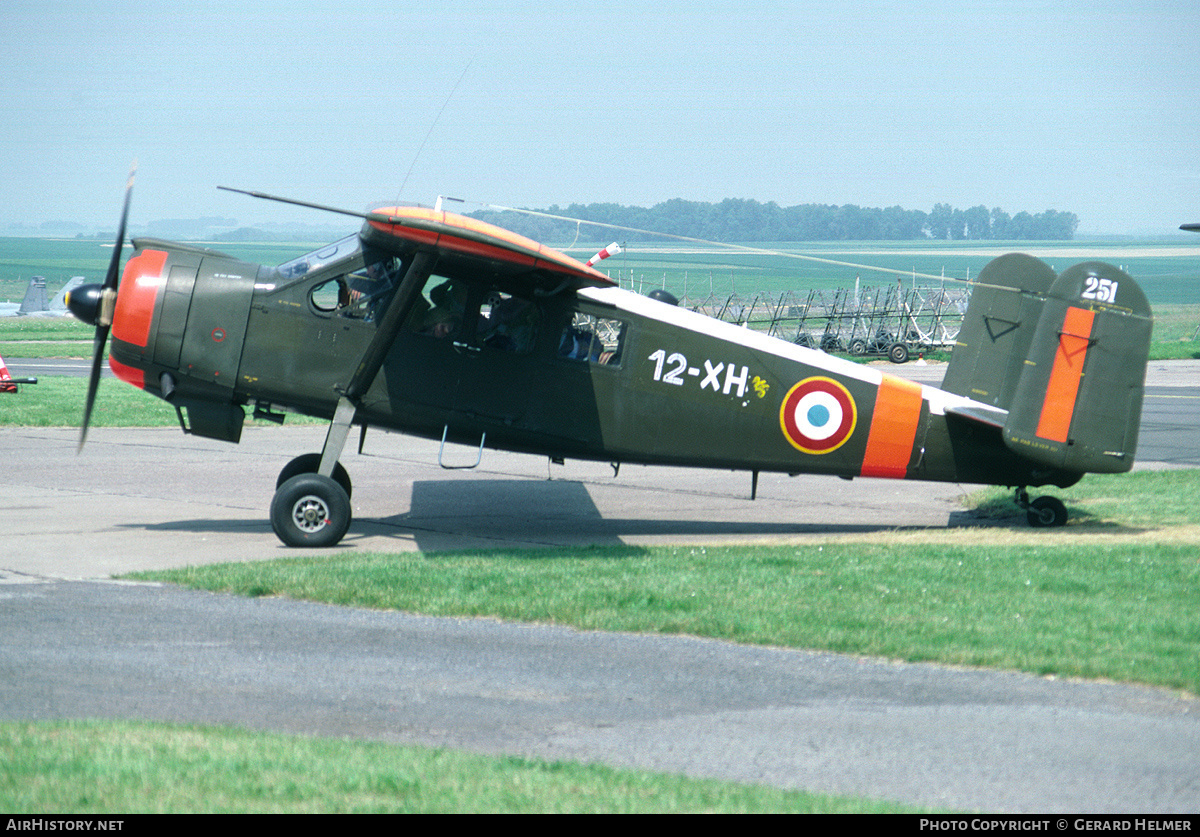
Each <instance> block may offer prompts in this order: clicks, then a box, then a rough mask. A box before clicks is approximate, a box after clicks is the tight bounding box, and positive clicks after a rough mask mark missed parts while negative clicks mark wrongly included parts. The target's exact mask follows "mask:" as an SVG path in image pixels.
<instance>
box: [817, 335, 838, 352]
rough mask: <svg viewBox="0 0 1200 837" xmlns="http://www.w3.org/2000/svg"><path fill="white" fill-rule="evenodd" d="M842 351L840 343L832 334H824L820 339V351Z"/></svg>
mask: <svg viewBox="0 0 1200 837" xmlns="http://www.w3.org/2000/svg"><path fill="white" fill-rule="evenodd" d="M841 350H842V341H841V340H840V339H838V338H837V337H836V336H834V335H832V334H826V335H825V336H824V337H822V338H821V351H823V352H827V353H828V352H840V351H841Z"/></svg>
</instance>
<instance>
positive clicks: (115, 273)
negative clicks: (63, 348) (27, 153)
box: [75, 160, 137, 453]
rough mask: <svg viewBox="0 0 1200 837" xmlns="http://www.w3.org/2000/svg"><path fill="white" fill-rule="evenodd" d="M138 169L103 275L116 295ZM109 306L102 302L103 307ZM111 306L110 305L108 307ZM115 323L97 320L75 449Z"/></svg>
mask: <svg viewBox="0 0 1200 837" xmlns="http://www.w3.org/2000/svg"><path fill="white" fill-rule="evenodd" d="M136 172H137V161H136V160H135V161H134V162H133V166H132V167H131V168H130V169H129V180H127V181H126V182H125V204H124V206H122V207H121V223H120V224H118V225H117V240H116V242H114V243H113V254H112V260H111V261H109V263H108V274H107V275H106V276H105V277H104V286H103V290H102V291H101V294H102V295H107V296H113V297H115V295H116V292H117V284H118V283H119V282H120V281H121V252H122V251H123V250H124V249H125V222H126V220H127V219H128V218H129V199H130V197H131V196H132V194H133V176H134V174H135V173H136ZM105 309H106V306H105V304H104V303H103V302H102V303H101V305H100V310H101V312H103V311H104V310H105ZM108 310H111V309H108ZM111 326H112V322H111V320H108V319H106V317H105V314H104V313H101V314H100V319H99V321H98V322H97V323H96V339H95V341H94V343H93V345H92V374H91V376H90V377H89V378H88V390H87V400H86V401H84V404H83V426H82V427H80V428H79V447H78V448H76V450H75V452H76V453H78V452H79V451H81V450H83V443H84V442H86V441H87V432H88V426H89V425H90V424H91V423H92V408H93V407H95V406H96V390H97V388H98V387H99V386H100V373H101V371H103V368H104V348H105V346H106V345H107V344H108V332H109V328H110V327H111Z"/></svg>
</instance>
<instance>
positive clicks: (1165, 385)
mask: <svg viewBox="0 0 1200 837" xmlns="http://www.w3.org/2000/svg"><path fill="white" fill-rule="evenodd" d="M898 369H904V370H907V374H910V375H911V376H912V377H920V376H922V375H927V376H939V374H940V373H939V371H938V369H937V368H936V367H925V368H922V367H913V366H909V367H899V368H898ZM1198 369H1200V364H1191V363H1183V364H1156V365H1154V367H1152V369H1151V374H1150V377H1149V379H1148V385H1149V389H1148V397H1147V402H1146V410H1145V414H1144V422H1143V434H1142V445H1141V449H1140V451H1139V459H1140V460H1141V462H1142V463H1143V465H1142V466H1144V467H1179V466H1191V467H1198V466H1200V445H1197V443H1196V434H1195V427H1196V418H1197V416H1198V414H1200V409H1198V405H1200V398H1198V397H1197V396H1198V395H1200V374H1198ZM20 374H30V373H25V372H22V373H20ZM18 397H19V396H18ZM323 437H324V428H323V427H319V426H307V427H303V426H299V427H290V426H288V427H282V428H275V427H270V428H250V429H248V430H247V431H246V434H245V436H244V439H243V443H242V444H241V445H237V446H234V445H227V444H223V443H219V442H211V441H208V440H203V439H196V438H192V437H185V436H183V435H182V434H181V433H180V432H179V431H178V430H177V429H161V430H160V429H153V430H108V429H104V428H97V429H93V430H92V431H91V433H90V434H89V441H88V446H87V447H86V448H85V450H84V452H83V453H82V455H79V456H76V454H75V442H76V432H75V431H73V430H66V429H54V428H51V429H36V428H25V429H11V428H9V429H0V450H3V451H5V458H6V467H5V469H4V475H3V477H0V502H3V503H4V508H5V511H6V522H7V524H8V528H9V531H10V533H14V534H10V536H9V537H7V538H5V539H3V541H2V542H0V600H3V603H2V604H0V717H2V718H6V719H17V718H39V719H40V718H78V717H112V718H118V717H130V718H149V719H161V720H177V721H200V722H206V723H228V724H237V725H241V726H247V727H250V728H261V729H280V730H285V731H291V732H300V733H305V734H321V735H340V736H355V737H365V738H372V739H378V740H383V741H392V742H414V743H423V744H436V745H445V746H452V747H457V748H463V749H469V750H475V751H480V752H496V753H499V752H505V753H517V754H522V755H529V756H537V757H543V758H552V759H561V758H568V759H574V760H581V761H591V760H595V761H602V762H605V763H610V764H615V765H623V766H633V767H640V768H646V769H653V770H664V771H672V772H686V773H689V774H691V775H701V776H715V777H720V778H727V779H735V780H738V781H746V782H763V783H768V784H772V785H778V786H781V787H797V788H806V789H810V790H816V791H828V792H836V793H843V794H852V795H860V796H867V797H872V798H886V799H898V800H903V801H907V802H910V803H914V804H918V805H924V806H937V807H950V808H961V809H974V810H982V811H997V812H999V811H1036V812H1051V811H1061V812H1083V811H1087V812H1104V811H1113V812H1131V811H1138V812H1163V813H1166V812H1195V811H1196V810H1198V809H1200V778H1198V777H1200V722H1198V718H1200V705H1198V703H1197V701H1196V700H1195V699H1193V698H1189V697H1181V696H1178V695H1175V694H1173V693H1170V692H1167V691H1164V690H1158V689H1146V688H1141V687H1136V686H1124V685H1116V684H1100V683H1087V682H1071V681H1058V680H1051V679H1046V678H1038V677H1034V676H1028V675H1020V674H1011V673H1003V672H989V671H972V670H963V669H953V668H947V667H940V666H922V665H905V664H896V663H891V662H888V661H880V660H872V659H863V658H857V657H850V656H844V655H832V654H814V653H809V652H804V651H792V650H784V649H763V648H747V647H741V646H736V645H732V644H729V643H723V642H715V641H708V640H696V639H690V638H672V637H656V636H629V635H609V634H600V633H587V632H579V631H572V630H569V629H563V628H557V627H553V626H541V625H510V624H504V623H499V622H495V621H492V620H458V619H432V618H426V617H417V616H411V615H407V614H398V613H372V612H365V611H358V610H352V609H346V608H334V607H328V606H319V605H311V604H305V603H297V602H288V601H283V600H277V599H263V600H246V599H238V598H235V597H230V596H216V595H211V594H206V593H195V592H191V591H185V590H179V589H175V588H172V587H160V586H154V585H133V584H126V583H115V582H112V581H106V580H104V579H106V578H108V577H109V576H112V575H114V574H118V573H122V572H126V571H130V570H134V569H140V568H153V567H168V566H181V565H185V564H196V563H210V562H214V561H226V560H244V559H267V558H276V557H284V556H286V555H290V554H295V553H293V552H291V551H289V550H287V549H285V548H284V547H282V546H281V545H280V544H279V543H278V541H276V539H275V537H274V535H273V534H272V532H271V530H270V526H269V524H268V523H267V520H266V508H267V504H268V503H269V501H270V496H271V492H272V491H273V488H274V480H275V475H276V474H277V473H278V470H279V468H281V467H282V466H283V464H284V463H285V462H286V461H287V460H288V459H290V458H291V457H292V456H294V455H296V454H298V453H301V452H305V451H310V450H317V449H319V447H320V445H321V441H322V439H323ZM1150 452H1153V455H1154V456H1156V457H1160V458H1159V459H1157V460H1152V459H1150ZM450 453H451V455H452V456H455V457H458V456H461V457H462V461H464V462H467V461H471V460H473V458H474V451H467V450H465V449H461V448H460V449H455V450H454V451H451V452H450ZM344 461H345V464H346V466H347V468H348V469H349V471H350V474H351V476H352V478H353V480H354V486H355V489H354V507H355V522H354V524H352V526H351V530H350V534H349V536H348V537H347V539H346V540H345V541H344V542H343V544H342V545H341V548H345V549H349V550H355V551H357V550H366V549H370V550H384V551H402V550H417V549H419V550H437V549H446V548H466V547H491V546H497V545H521V546H523V545H534V546H536V545H550V544H562V545H578V544H589V543H600V544H624V545H626V546H629V547H631V548H633V549H635V550H636V548H637V547H638V546H642V545H648V544H666V543H671V544H695V545H701V544H710V543H726V542H734V543H766V542H771V543H779V542H788V543H791V542H799V543H805V542H808V543H811V542H813V541H814V540H820V539H828V538H836V537H856V538H858V537H866V538H888V537H893V536H895V535H894V533H896V532H903V531H917V532H922V533H930V534H931V535H933V536H937V535H938V533H947V532H950V533H951V534H953V530H956V529H959V528H961V527H964V526H969V525H971V523H972V521H971V520H970V519H969V518H967V517H966V516H965V515H964V514H963V513H962V512H961V511H959V505H958V497H959V495H960V494H961V493H962V492H963V491H966V490H970V489H972V488H973V486H958V485H944V484H936V483H931V484H922V483H904V482H892V481H886V480H854V481H853V482H846V481H843V480H838V479H835V478H822V477H808V476H801V477H796V478H794V479H789V478H787V477H785V476H780V475H766V474H764V475H763V476H762V478H761V481H760V484H759V498H758V499H757V500H756V501H754V502H751V501H749V499H748V497H749V491H750V484H749V477H748V475H744V474H732V473H727V472H712V471H689V470H686V469H661V468H655V469H651V468H638V467H633V466H624V467H622V468H621V470H620V473H619V475H618V476H616V477H614V476H613V473H612V469H611V468H609V467H608V466H607V465H603V464H596V463H577V462H567V463H566V465H565V466H557V465H550V464H548V463H547V462H546V461H545V460H544V459H540V458H536V457H529V456H517V455H506V454H499V453H495V452H490V451H489V452H486V453H485V456H484V460H483V464H482V465H481V467H480V468H479V469H476V470H473V471H456V472H448V471H443V470H442V469H440V468H439V467H438V465H437V445H436V443H429V442H425V441H421V440H414V439H410V438H408V437H404V436H398V435H390V434H384V433H375V432H372V433H370V434H369V435H368V437H367V444H366V448H365V451H364V455H359V454H357V453H353V452H349V453H348V454H347V456H346V457H345V459H344ZM456 461H457V460H456ZM1043 534H1044V533H1043ZM1012 537H1014V538H1023V537H1028V534H1027V533H1024V532H1022V531H1020V530H1013V534H1012Z"/></svg>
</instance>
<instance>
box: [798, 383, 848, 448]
mask: <svg viewBox="0 0 1200 837" xmlns="http://www.w3.org/2000/svg"><path fill="white" fill-rule="evenodd" d="M857 421H858V414H857V411H856V409H855V406H854V399H853V398H851V397H850V392H849V391H848V390H847V389H846V388H845V387H844V386H842V385H841V384H839V383H838V382H837V381H835V380H833V379H832V378H805V379H804V380H803V381H801V382H800V383H798V384H796V385H795V386H794V387H792V388H791V389H790V390H788V394H787V396H786V397H785V398H784V399H783V406H782V407H780V408H779V426H780V427H782V428H783V435H784V436H786V437H787V440H788V441H789V442H791V444H792V447H794V448H796V449H797V450H800V451H803V452H804V453H829V452H831V451H835V450H837V449H838V448H840V447H841V446H842V445H843V444H845V442H846V440H847V439H849V438H850V434H852V433H853V432H854V425H855V423H856V422H857Z"/></svg>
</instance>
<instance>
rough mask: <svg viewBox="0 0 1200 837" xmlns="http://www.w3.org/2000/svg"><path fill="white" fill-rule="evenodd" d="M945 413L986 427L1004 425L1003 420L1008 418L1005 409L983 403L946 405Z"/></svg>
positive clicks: (1000, 426)
mask: <svg viewBox="0 0 1200 837" xmlns="http://www.w3.org/2000/svg"><path fill="white" fill-rule="evenodd" d="M946 413H947V414H948V415H952V416H962V417H963V418H966V419H970V420H971V421H974V422H978V423H979V424H986V425H987V426H988V427H995V428H996V429H998V430H999V429H1001V428H1003V427H1004V422H1005V421H1006V420H1007V419H1008V411H1007V410H999V409H996V408H995V407H988V406H986V405H984V404H968V405H964V406H962V407H947V408H946Z"/></svg>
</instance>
